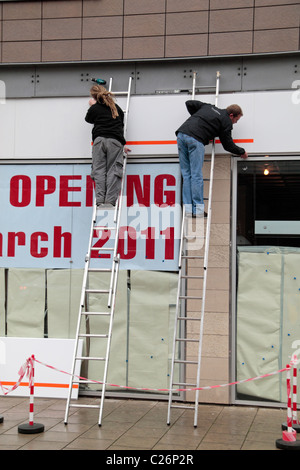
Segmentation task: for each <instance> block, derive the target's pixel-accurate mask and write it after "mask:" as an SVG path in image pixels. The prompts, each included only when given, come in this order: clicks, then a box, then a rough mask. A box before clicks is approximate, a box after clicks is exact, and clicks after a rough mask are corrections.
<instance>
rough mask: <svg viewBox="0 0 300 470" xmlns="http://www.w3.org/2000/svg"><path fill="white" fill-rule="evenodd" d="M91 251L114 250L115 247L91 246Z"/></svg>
mask: <svg viewBox="0 0 300 470" xmlns="http://www.w3.org/2000/svg"><path fill="white" fill-rule="evenodd" d="M91 251H114V247H111V248H106V247H102V248H91Z"/></svg>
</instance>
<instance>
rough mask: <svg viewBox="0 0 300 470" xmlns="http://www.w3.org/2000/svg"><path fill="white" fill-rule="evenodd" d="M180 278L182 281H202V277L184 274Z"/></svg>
mask: <svg viewBox="0 0 300 470" xmlns="http://www.w3.org/2000/svg"><path fill="white" fill-rule="evenodd" d="M181 277H182V278H184V279H204V276H188V275H186V274H183V275H182V276H181Z"/></svg>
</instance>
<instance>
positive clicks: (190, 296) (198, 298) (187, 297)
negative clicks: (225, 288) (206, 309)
mask: <svg viewBox="0 0 300 470" xmlns="http://www.w3.org/2000/svg"><path fill="white" fill-rule="evenodd" d="M179 298H180V299H188V300H190V299H194V300H202V299H203V297H198V296H196V295H180V296H179Z"/></svg>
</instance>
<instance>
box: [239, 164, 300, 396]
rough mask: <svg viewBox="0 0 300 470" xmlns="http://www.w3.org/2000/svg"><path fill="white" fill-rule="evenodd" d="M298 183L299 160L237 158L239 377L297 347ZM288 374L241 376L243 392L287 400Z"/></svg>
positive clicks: (281, 363) (269, 368) (274, 363)
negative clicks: (255, 378)
mask: <svg viewBox="0 0 300 470" xmlns="http://www.w3.org/2000/svg"><path fill="white" fill-rule="evenodd" d="M299 191H300V161H299V160H289V159H288V158H285V159H274V160H272V159H271V158H264V160H261V161H250V160H249V161H239V162H237V206H236V209H237V221H236V229H237V232H236V247H237V250H236V251H237V253H236V261H237V262H236V272H237V292H236V374H237V377H236V379H237V381H241V380H244V379H249V378H252V377H257V376H261V375H264V374H269V373H273V372H276V371H279V370H280V369H281V368H284V367H285V366H286V364H288V363H289V362H290V359H291V356H292V355H293V354H295V353H297V349H298V340H299V338H300V208H299V204H298V201H299ZM299 356H300V354H299ZM285 380H286V376H285V375H284V374H281V373H277V374H274V375H273V376H271V377H267V378H263V379H261V380H257V381H249V382H247V383H243V384H239V385H238V386H237V387H236V398H237V399H238V400H256V401H271V402H285V401H286V385H285Z"/></svg>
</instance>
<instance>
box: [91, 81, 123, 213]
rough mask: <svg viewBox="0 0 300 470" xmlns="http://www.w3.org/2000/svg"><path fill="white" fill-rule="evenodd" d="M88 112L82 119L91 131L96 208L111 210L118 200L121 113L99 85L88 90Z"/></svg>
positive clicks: (113, 100)
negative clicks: (91, 126) (91, 127)
mask: <svg viewBox="0 0 300 470" xmlns="http://www.w3.org/2000/svg"><path fill="white" fill-rule="evenodd" d="M90 95H91V98H90V100H89V105H90V108H89V110H88V111H87V114H86V116H85V120H86V122H88V123H90V124H93V125H94V127H93V129H92V140H93V150H92V171H91V177H92V179H93V180H94V181H95V186H96V204H97V208H100V209H101V208H113V207H114V206H115V204H116V201H117V199H118V196H119V193H120V188H121V183H122V175H123V158H124V157H123V155H124V151H125V152H126V153H127V152H128V151H129V149H127V148H126V149H124V145H125V143H126V141H125V138H124V113H123V110H122V109H121V108H120V107H119V106H118V105H117V104H116V103H115V99H114V96H113V94H112V93H111V92H109V91H107V90H106V88H104V86H102V85H93V86H92V88H91V89H90Z"/></svg>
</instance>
